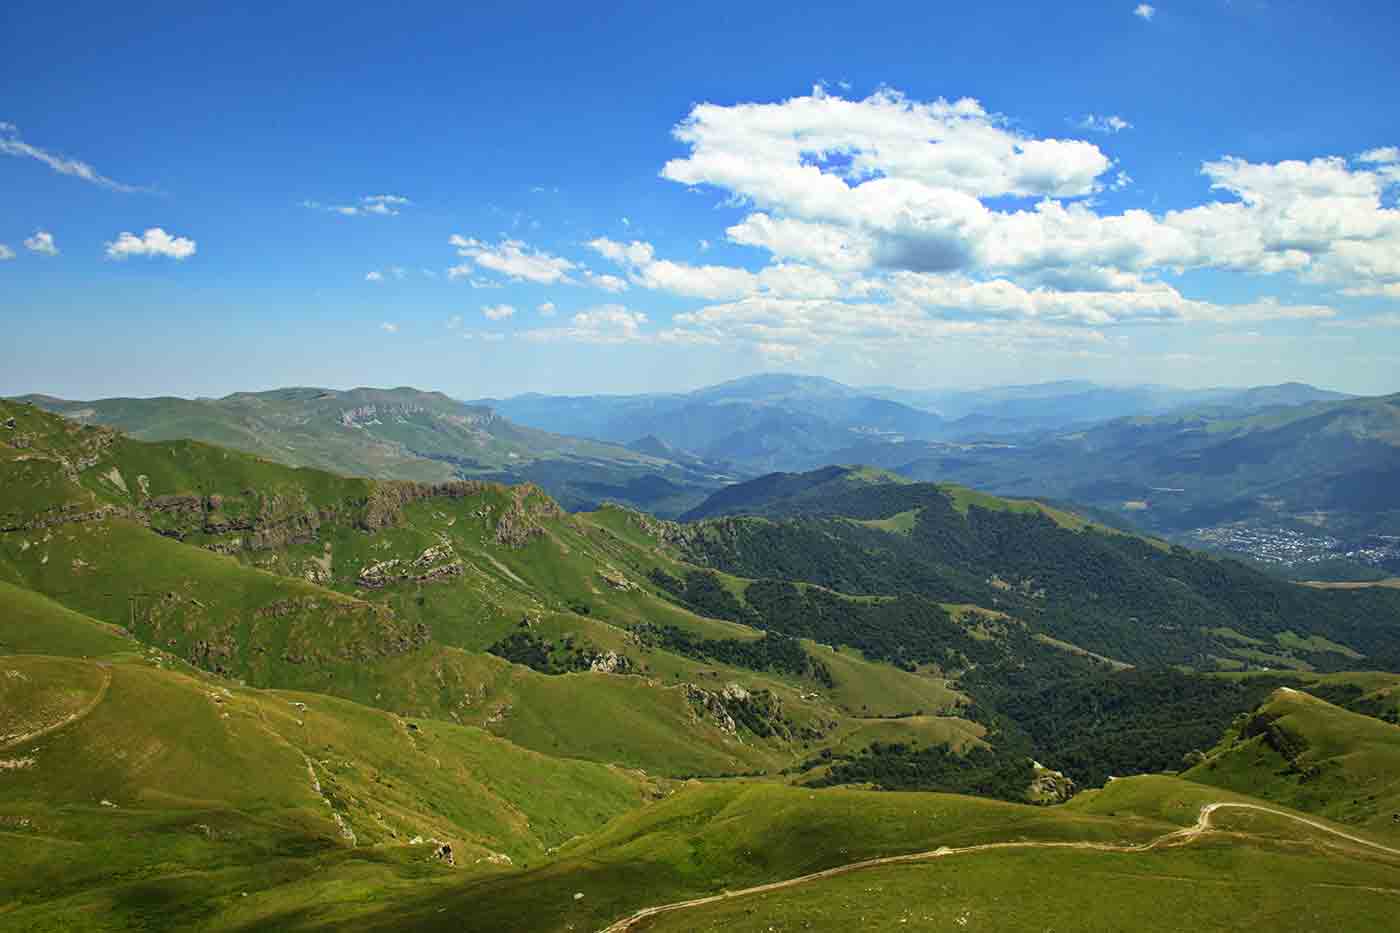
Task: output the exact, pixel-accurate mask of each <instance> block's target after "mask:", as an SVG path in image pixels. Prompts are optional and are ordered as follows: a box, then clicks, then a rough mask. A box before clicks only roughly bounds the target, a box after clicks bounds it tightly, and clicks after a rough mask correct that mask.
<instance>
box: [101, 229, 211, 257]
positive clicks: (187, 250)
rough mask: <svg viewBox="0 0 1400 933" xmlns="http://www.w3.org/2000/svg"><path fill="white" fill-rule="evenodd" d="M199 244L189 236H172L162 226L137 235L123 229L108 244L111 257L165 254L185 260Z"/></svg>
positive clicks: (108, 254) (108, 253)
mask: <svg viewBox="0 0 1400 933" xmlns="http://www.w3.org/2000/svg"><path fill="white" fill-rule="evenodd" d="M197 249H198V246H197V245H196V244H195V241H194V240H191V239H189V238H188V237H182V236H171V235H170V234H168V233H166V232H165V231H164V230H163V229H161V228H160V227H150V228H148V229H147V230H146V232H145V233H143V234H141V235H140V236H137V235H136V234H134V233H127V232H125V231H123V232H122V233H119V234H118V235H117V238H116V239H115V240H113V241H112V242H110V243H108V244H107V256H108V258H110V259H127V258H129V257H131V256H164V257H166V258H168V259H176V260H183V259H188V258H190V257H191V256H193V255H194V254H195V251H196V250H197Z"/></svg>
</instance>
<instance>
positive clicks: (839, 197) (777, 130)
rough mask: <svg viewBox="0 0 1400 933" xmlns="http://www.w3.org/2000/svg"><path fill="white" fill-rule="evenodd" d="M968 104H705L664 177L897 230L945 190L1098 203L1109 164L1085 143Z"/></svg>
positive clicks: (818, 93) (803, 212) (896, 99)
mask: <svg viewBox="0 0 1400 933" xmlns="http://www.w3.org/2000/svg"><path fill="white" fill-rule="evenodd" d="M1006 124H1007V121H1006V120H1005V119H1004V118H1002V117H1000V116H998V115H996V114H991V113H988V112H987V111H986V110H984V109H983V108H982V105H981V104H980V103H978V102H977V101H975V100H972V99H970V98H962V99H961V100H957V101H952V102H950V101H947V100H944V99H942V98H940V99H938V100H935V101H933V102H931V103H919V102H916V101H911V100H908V99H907V98H905V97H904V96H903V95H902V94H900V93H898V92H897V91H893V90H888V89H886V90H881V91H878V92H876V93H875V94H872V95H871V96H869V97H867V98H865V99H864V100H846V99H844V98H841V97H834V96H830V95H828V94H827V93H826V92H825V91H824V90H823V89H821V88H820V87H818V88H815V89H813V92H812V94H811V95H810V96H807V97H796V98H792V99H791V100H787V101H782V102H780V103H773V104H737V105H734V106H731V107H725V106H720V105H716V104H700V105H698V106H696V107H695V108H694V109H693V110H691V112H690V115H689V116H688V117H687V118H686V119H685V120H684V121H683V122H682V123H681V124H680V125H679V126H678V127H676V129H675V131H674V133H675V136H676V138H677V139H678V140H680V141H681V142H682V143H685V144H686V145H687V146H689V147H690V154H689V155H688V156H687V157H685V158H681V159H673V160H672V161H670V162H667V163H666V165H665V167H664V168H663V169H662V172H661V174H662V176H663V177H665V178H669V179H671V180H672V181H678V182H681V183H683V184H687V185H702V184H705V185H713V186H715V187H719V188H724V189H726V190H728V191H730V192H732V193H733V194H734V195H737V196H738V197H741V198H744V199H746V200H748V201H751V202H753V203H754V204H757V205H759V206H760V207H762V206H765V205H781V206H782V207H783V208H784V209H785V211H786V212H788V213H791V214H795V215H799V216H803V217H806V218H807V219H811V220H823V219H832V218H838V219H841V220H850V219H853V218H858V217H863V218H864V219H866V220H870V221H883V222H885V223H889V222H891V221H892V220H893V219H894V216H893V215H894V214H896V213H898V211H899V206H900V204H902V203H905V202H908V201H910V200H911V199H912V200H919V199H921V198H925V197H928V196H934V197H937V192H941V191H952V192H957V193H960V194H963V195H967V196H970V197H972V198H979V197H999V196H1004V195H1020V196H1029V197H1075V196H1080V195H1087V194H1091V193H1093V192H1094V190H1096V188H1097V185H1098V179H1099V177H1100V176H1101V175H1103V174H1104V173H1105V172H1106V171H1107V170H1108V168H1109V166H1110V165H1111V162H1110V160H1109V158H1108V157H1107V156H1106V155H1104V154H1103V153H1102V152H1101V151H1100V150H1099V148H1098V147H1097V146H1095V145H1094V144H1092V143H1089V142H1084V141H1081V140H1060V139H1036V138H1032V137H1028V136H1025V135H1022V134H1019V133H1017V132H1014V131H1013V130H1011V129H1009V128H1007V125H1006Z"/></svg>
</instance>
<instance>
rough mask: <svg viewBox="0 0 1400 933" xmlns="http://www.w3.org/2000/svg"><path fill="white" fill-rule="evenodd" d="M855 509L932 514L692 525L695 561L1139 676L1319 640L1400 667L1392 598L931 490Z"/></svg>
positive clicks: (1331, 658) (859, 500) (901, 493)
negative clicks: (914, 600) (1114, 662)
mask: <svg viewBox="0 0 1400 933" xmlns="http://www.w3.org/2000/svg"><path fill="white" fill-rule="evenodd" d="M845 500H846V501H845V502H843V503H840V505H841V507H842V508H845V509H848V510H849V512H851V513H852V517H853V518H860V519H861V520H868V519H869V518H882V517H888V516H890V515H894V514H898V513H900V512H903V511H907V510H908V509H909V508H910V507H916V508H918V509H919V511H918V514H917V517H916V518H915V520H914V522H913V525H912V529H911V530H910V532H909V533H908V534H897V533H891V532H888V531H883V530H880V529H877V528H871V527H867V526H864V525H861V524H858V523H857V522H856V521H853V520H852V519H851V518H836V517H832V516H831V515H830V514H829V509H830V508H832V507H834V506H833V505H832V504H831V503H826V504H825V506H824V510H823V514H817V515H800V516H797V517H790V518H781V519H763V518H752V517H741V518H721V519H714V520H709V521H705V522H702V523H700V524H698V525H697V526H694V527H695V529H696V531H695V533H694V534H691V535H689V536H686V537H685V538H684V539H683V540H684V547H685V549H686V552H687V556H688V557H689V558H690V559H691V560H693V561H694V562H695V563H698V564H701V565H706V566H710V567H714V568H716V569H718V570H723V571H726V572H729V573H733V574H736V575H739V576H745V577H751V578H755V579H765V578H768V579H782V580H791V581H803V582H808V583H813V584H817V585H819V586H822V587H826V588H829V589H833V590H837V591H840V592H842V593H846V594H852V595H887V596H921V597H924V598H926V599H927V600H930V601H932V602H935V603H974V604H977V605H982V606H988V607H994V608H998V609H1005V610H1007V611H1009V612H1012V613H1013V614H1014V615H1016V617H1017V618H1019V619H1021V620H1023V621H1024V622H1026V624H1027V625H1029V626H1031V627H1032V628H1033V629H1034V630H1036V631H1041V632H1044V633H1046V634H1048V635H1051V636H1053V637H1055V638H1059V639H1063V640H1065V641H1069V642H1072V643H1073V644H1076V645H1079V646H1081V647H1083V648H1086V649H1088V650H1090V651H1094V652H1097V653H1099V654H1102V655H1106V656H1108V657H1112V658H1117V659H1119V660H1122V661H1124V662H1127V663H1130V664H1134V665H1137V666H1147V667H1166V666H1170V665H1186V666H1189V667H1193V668H1199V669H1211V668H1214V667H1215V666H1216V665H1215V661H1214V658H1216V657H1224V656H1227V655H1229V654H1230V653H1231V649H1232V648H1233V647H1237V646H1238V639H1239V638H1240V637H1243V638H1247V639H1256V640H1258V641H1260V642H1263V643H1264V644H1266V645H1276V644H1277V643H1278V640H1279V638H1280V637H1282V638H1287V637H1288V635H1289V633H1290V632H1292V631H1293V630H1294V629H1297V628H1299V627H1300V626H1306V628H1307V629H1308V630H1309V631H1311V632H1313V633H1315V634H1319V635H1322V636H1323V637H1325V638H1326V639H1327V640H1329V641H1330V642H1332V643H1334V644H1335V645H1340V646H1345V648H1346V649H1349V650H1351V651H1353V652H1357V653H1360V654H1361V655H1363V656H1365V657H1366V658H1367V659H1368V663H1369V664H1370V665H1372V666H1377V667H1384V668H1395V667H1400V622H1397V621H1396V620H1397V619H1400V592H1397V591H1394V590H1385V589H1381V588H1374V589H1358V590H1337V591H1320V590H1315V589H1310V588H1307V587H1300V586H1297V585H1294V584H1291V583H1288V582H1286V581H1282V580H1278V579H1275V578H1272V577H1269V576H1266V575H1265V574H1263V573H1261V572H1259V571H1256V570H1254V569H1252V568H1250V567H1248V566H1246V565H1245V564H1242V563H1239V562H1237V561H1232V560H1220V559H1217V558H1214V557H1210V556H1206V555H1203V554H1200V553H1197V552H1193V551H1190V550H1187V549H1185V548H1180V547H1168V546H1166V545H1164V544H1161V543H1160V542H1153V541H1147V540H1144V539H1142V538H1137V537H1134V536H1131V535H1124V534H1118V533H1113V532H1108V531H1103V530H1099V529H1096V528H1094V527H1092V526H1091V527H1088V528H1084V529H1082V530H1074V529H1071V528H1067V527H1064V526H1063V525H1061V524H1059V523H1057V522H1056V521H1055V520H1054V519H1053V518H1051V517H1050V516H1048V515H1046V514H1043V513H1042V512H1039V511H1010V510H1003V509H988V508H982V507H980V506H978V505H971V506H970V507H968V508H967V510H966V512H965V513H964V512H961V511H959V510H958V509H956V508H955V507H954V504H953V502H952V501H951V499H950V498H949V497H948V496H947V495H946V494H944V493H943V492H942V491H941V490H939V489H938V487H936V486H933V485H929V484H919V485H887V486H871V487H868V488H867V489H866V490H864V491H862V490H852V491H850V492H848V493H847V494H846V496H845ZM755 601H756V600H755V598H753V597H751V598H750V599H749V602H750V604H751V605H752V604H753V603H754V602H755ZM755 608H756V607H755ZM794 634H796V633H794ZM802 634H808V633H805V632H804V633H802ZM813 637H819V636H816V635H813ZM850 638H851V636H850V635H846V636H843V637H841V638H839V639H836V640H840V641H842V642H844V643H850ZM908 640H909V642H910V643H911V644H914V643H916V641H917V639H916V637H915V636H914V635H913V634H912V633H911V634H910V635H909V639H908ZM1266 653H1267V652H1266ZM1306 660H1307V663H1308V664H1309V665H1310V666H1311V667H1313V668H1316V669H1318V670H1342V669H1345V668H1347V667H1354V666H1355V664H1356V660H1357V659H1356V658H1355V657H1354V656H1352V657H1349V656H1348V655H1347V653H1346V651H1338V650H1335V649H1328V648H1323V649H1321V650H1314V651H1310V652H1309V653H1308V654H1307V657H1306Z"/></svg>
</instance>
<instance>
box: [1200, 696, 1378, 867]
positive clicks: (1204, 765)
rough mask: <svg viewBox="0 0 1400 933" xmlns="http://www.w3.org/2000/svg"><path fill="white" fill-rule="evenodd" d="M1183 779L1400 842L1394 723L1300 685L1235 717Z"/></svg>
mask: <svg viewBox="0 0 1400 933" xmlns="http://www.w3.org/2000/svg"><path fill="white" fill-rule="evenodd" d="M1186 777H1188V778H1190V779H1191V780H1194V781H1199V782H1201V783H1204V784H1211V785H1213V786H1216V787H1224V788H1229V789H1231V790H1237V791H1242V792H1245V793H1250V794H1254V795H1255V796H1259V797H1263V798H1265V799H1268V800H1274V801H1277V802H1279V803H1282V804H1285V805H1287V806H1289V807H1292V808H1294V809H1298V810H1304V811H1307V812H1310V813H1319V814H1322V815H1323V816H1326V817H1328V818H1330V819H1333V820H1336V821H1338V822H1341V823H1346V824H1349V825H1352V826H1357V827H1360V828H1362V829H1364V830H1366V831H1367V832H1368V833H1369V834H1372V835H1374V836H1376V837H1379V838H1389V839H1392V840H1394V841H1395V842H1396V843H1400V726H1396V725H1393V724H1391V723H1387V722H1384V721H1382V720H1379V719H1376V718H1375V717H1372V716H1366V715H1362V714H1360V713H1353V712H1349V711H1347V710H1344V709H1340V708H1339V707H1336V706H1334V705H1332V704H1330V703H1328V702H1326V701H1325V700H1322V699H1319V698H1317V697H1315V696H1312V695H1310V694H1308V693H1304V692H1302V691H1300V690H1295V689H1292V688H1289V687H1283V688H1280V689H1279V690H1278V691H1276V692H1275V693H1274V694H1273V696H1272V697H1271V698H1270V699H1269V701H1268V702H1267V703H1265V704H1264V705H1262V706H1261V707H1259V709H1257V710H1255V711H1254V712H1253V713H1251V714H1249V715H1247V716H1242V717H1240V719H1239V720H1238V721H1237V722H1236V724H1235V726H1234V727H1233V728H1232V729H1231V730H1230V731H1229V732H1228V733H1227V734H1226V736H1225V738H1224V739H1223V740H1222V741H1221V743H1220V744H1219V745H1217V746H1216V747H1215V748H1214V749H1212V750H1211V751H1210V752H1208V753H1207V755H1206V757H1205V759H1204V760H1203V761H1202V762H1201V763H1199V764H1197V765H1196V766H1195V767H1194V768H1192V769H1191V770H1190V771H1188V772H1186Z"/></svg>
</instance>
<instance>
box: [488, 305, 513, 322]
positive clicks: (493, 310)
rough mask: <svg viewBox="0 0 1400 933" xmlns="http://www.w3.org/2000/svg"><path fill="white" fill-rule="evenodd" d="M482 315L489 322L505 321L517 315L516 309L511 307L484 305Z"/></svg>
mask: <svg viewBox="0 0 1400 933" xmlns="http://www.w3.org/2000/svg"><path fill="white" fill-rule="evenodd" d="M481 313H482V314H483V315H485V316H486V319H487V320H488V321H504V320H505V319H506V318H508V317H512V316H514V314H515V308H513V307H511V306H510V305H482V306H481Z"/></svg>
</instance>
